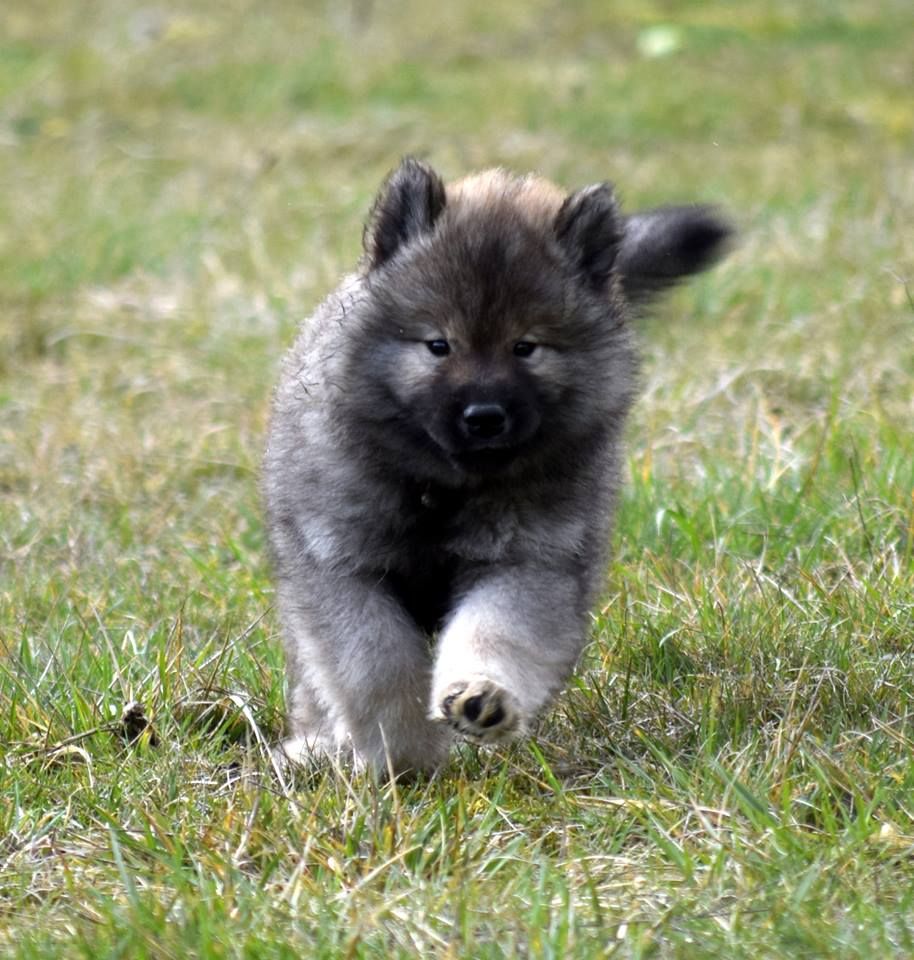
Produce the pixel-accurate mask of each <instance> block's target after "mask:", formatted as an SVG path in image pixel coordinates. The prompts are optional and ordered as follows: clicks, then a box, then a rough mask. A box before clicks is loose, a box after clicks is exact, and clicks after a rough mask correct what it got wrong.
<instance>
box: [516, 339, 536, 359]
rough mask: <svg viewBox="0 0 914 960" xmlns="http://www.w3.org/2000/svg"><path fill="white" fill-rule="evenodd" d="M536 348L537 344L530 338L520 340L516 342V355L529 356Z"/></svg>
mask: <svg viewBox="0 0 914 960" xmlns="http://www.w3.org/2000/svg"><path fill="white" fill-rule="evenodd" d="M535 349H536V344H535V343H531V342H530V341H529V340H519V341H518V342H517V343H515V344H514V356H515V357H529V356H530V355H531V354H532V353H533V351H534V350H535Z"/></svg>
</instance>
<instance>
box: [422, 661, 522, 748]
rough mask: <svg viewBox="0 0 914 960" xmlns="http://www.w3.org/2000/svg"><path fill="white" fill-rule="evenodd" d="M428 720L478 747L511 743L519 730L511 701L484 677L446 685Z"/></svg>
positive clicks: (518, 723)
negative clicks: (438, 721)
mask: <svg viewBox="0 0 914 960" xmlns="http://www.w3.org/2000/svg"><path fill="white" fill-rule="evenodd" d="M431 716H432V719H433V720H440V721H444V722H445V723H449V724H450V725H451V726H452V727H453V728H454V729H455V730H456V731H457V732H458V733H460V734H462V735H463V736H465V737H469V738H471V739H472V740H476V741H478V742H480V743H498V742H499V741H502V740H510V739H511V738H512V737H514V736H516V735H517V734H518V733H519V732H520V730H521V727H522V723H521V713H520V708H519V707H518V705H517V703H516V701H515V700H514V697H512V696H511V694H510V693H508V692H507V691H506V690H504V689H503V688H502V687H500V686H499V685H498V684H497V683H495V682H493V681H492V680H488V679H486V678H485V677H476V678H474V679H472V680H459V681H457V682H455V683H451V684H449V685H448V686H447V687H445V689H444V691H443V692H442V693H440V694H439V695H438V696H437V697H436V698H435V703H434V704H433V705H432V712H431Z"/></svg>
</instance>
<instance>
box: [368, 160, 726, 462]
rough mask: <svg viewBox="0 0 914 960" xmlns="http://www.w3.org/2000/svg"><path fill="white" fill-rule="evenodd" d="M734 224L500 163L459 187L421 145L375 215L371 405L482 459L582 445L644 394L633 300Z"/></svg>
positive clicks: (713, 247) (428, 442) (443, 447)
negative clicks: (567, 185) (647, 209)
mask: <svg viewBox="0 0 914 960" xmlns="http://www.w3.org/2000/svg"><path fill="white" fill-rule="evenodd" d="M728 233H729V230H728V228H727V227H726V224H724V223H723V222H722V221H721V220H720V219H719V218H717V217H716V216H715V215H714V214H713V212H712V211H709V210H707V209H706V208H673V209H671V210H667V211H654V212H653V213H649V214H643V215H640V217H633V218H625V217H623V216H622V215H621V214H620V212H619V210H618V208H617V204H616V201H615V198H614V196H613V191H612V188H611V187H610V186H609V185H608V184H596V185H594V186H590V187H586V188H584V189H582V190H579V191H577V192H574V193H572V194H570V195H568V196H566V195H564V194H563V193H562V192H561V191H560V190H559V189H558V188H557V187H555V186H553V185H552V184H550V183H548V182H546V181H544V180H540V179H537V178H533V177H524V178H518V177H512V176H510V175H508V174H506V173H503V172H502V171H497V170H496V171H488V172H486V173H483V174H479V175H477V176H474V177H470V178H468V179H466V180H463V181H459V182H458V183H456V184H454V185H452V186H449V187H447V188H446V187H445V186H444V184H443V183H442V181H441V180H440V178H439V177H438V176H437V174H435V172H434V171H433V170H431V169H430V168H429V167H427V166H425V165H424V164H421V163H419V162H417V161H415V160H412V159H407V160H405V161H404V162H403V163H402V164H401V166H400V167H399V168H398V169H397V170H396V171H395V172H394V173H393V174H392V175H391V177H390V178H389V179H388V181H387V183H386V184H385V185H384V187H383V188H382V190H381V193H380V194H379V196H378V199H377V201H376V202H375V206H374V208H373V210H372V214H371V216H370V218H369V221H368V224H367V226H366V229H365V258H364V263H363V270H364V285H365V290H366V294H367V295H366V299H365V301H364V303H363V308H362V314H361V316H362V317H363V318H364V326H363V327H362V333H363V336H364V343H362V344H361V346H358V347H357V348H356V349H355V352H354V354H353V364H354V366H353V367H352V373H353V374H354V378H353V382H354V383H357V384H358V385H359V386H358V389H359V390H360V391H361V392H362V395H361V396H360V398H359V403H360V405H361V407H362V410H363V413H364V415H365V416H366V417H367V419H368V420H369V421H370V422H371V423H372V424H374V425H375V427H376V428H378V429H380V430H382V431H384V432H385V433H386V435H387V436H389V437H391V438H393V437H396V438H397V439H396V442H395V444H394V446H395V447H396V448H398V449H400V450H402V451H403V452H404V453H406V452H410V453H411V454H412V455H415V454H416V453H419V454H421V455H423V456H426V457H430V458H432V459H435V458H437V459H439V460H440V459H443V460H446V461H448V462H449V463H450V464H451V465H452V466H454V467H457V468H458V469H460V470H462V471H466V472H468V473H487V472H492V471H497V470H501V469H505V468H506V467H507V466H509V465H512V464H515V465H517V464H523V463H525V462H529V460H530V458H531V457H536V458H537V459H538V462H540V463H541V462H542V459H543V457H544V456H548V453H549V450H550V449H552V450H553V451H557V450H559V449H570V448H572V447H573V445H574V443H576V442H578V441H580V440H582V439H583V438H585V437H586V436H587V435H589V434H592V433H593V432H594V431H599V430H603V429H606V428H607V427H608V425H609V424H610V423H611V422H613V421H620V420H621V417H622V415H623V414H624V413H625V411H626V410H627V408H628V405H629V403H630V401H631V395H632V392H633V386H634V375H635V357H634V353H633V350H632V347H631V344H630V339H629V335H628V330H627V326H626V323H625V317H626V304H627V302H628V301H634V302H641V301H644V300H646V299H648V298H649V296H650V295H651V294H652V293H653V292H655V291H656V290H659V289H661V288H662V287H664V286H666V285H669V284H670V283H672V282H675V280H676V279H678V278H679V277H681V276H684V275H686V274H688V273H691V272H696V271H697V270H700V269H703V268H704V267H705V266H707V265H708V264H709V263H710V262H712V261H713V259H715V257H716V255H717V254H718V253H719V251H720V249H721V247H722V245H723V243H724V241H725V240H726V237H727V235H728Z"/></svg>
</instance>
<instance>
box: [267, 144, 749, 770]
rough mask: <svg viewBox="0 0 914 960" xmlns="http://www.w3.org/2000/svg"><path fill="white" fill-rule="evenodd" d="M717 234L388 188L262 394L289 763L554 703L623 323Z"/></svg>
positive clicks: (416, 170)
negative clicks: (269, 393) (360, 253)
mask: <svg viewBox="0 0 914 960" xmlns="http://www.w3.org/2000/svg"><path fill="white" fill-rule="evenodd" d="M729 235H730V229H729V227H728V225H727V223H726V222H725V221H724V220H723V219H722V218H721V217H720V216H719V215H718V214H717V213H716V212H715V211H714V210H712V209H709V208H707V207H697V206H690V207H669V208H664V209H659V210H654V211H649V212H646V213H637V214H635V215H633V216H627V217H626V216H623V215H622V214H621V213H620V211H619V209H618V206H617V203H616V200H615V199H614V196H613V192H612V188H611V187H610V186H609V185H608V184H605V183H601V184H596V185H594V186H590V187H585V188H584V189H582V190H578V191H577V192H574V193H571V194H568V195H566V194H565V193H564V192H563V191H561V190H560V189H559V188H557V187H555V186H554V185H552V184H551V183H549V182H547V181H545V180H542V179H539V178H536V177H515V176H512V175H509V174H507V173H505V172H504V171H501V170H492V171H487V172H485V173H481V174H477V175H475V176H471V177H468V178H466V179H464V180H461V181H458V182H457V183H454V184H449V185H447V186H445V184H444V183H443V182H442V181H441V179H440V178H439V177H438V175H437V174H436V173H435V172H434V171H433V170H432V169H430V168H429V167H428V166H426V165H424V164H422V163H420V162H418V161H416V160H413V159H406V160H404V161H403V163H402V164H401V165H400V167H399V168H398V169H397V170H396V171H395V172H394V173H393V174H392V175H391V176H390V178H389V179H388V180H387V182H386V183H385V185H384V186H383V188H382V189H381V192H380V194H379V196H378V198H377V200H376V202H375V205H374V208H373V210H372V212H371V215H370V217H369V220H368V223H367V225H366V227H365V235H364V247H365V255H364V258H363V260H362V262H361V264H360V268H359V270H358V271H357V272H356V273H355V274H353V275H351V276H349V277H347V278H346V279H345V280H344V281H343V282H342V284H341V286H340V287H339V288H338V289H337V290H336V291H335V292H334V293H333V294H331V295H330V296H329V297H328V299H327V300H325V301H324V303H323V304H322V305H321V306H320V307H319V308H318V310H317V312H316V313H315V314H314V316H313V317H311V319H310V320H309V321H308V322H307V323H306V324H305V325H304V327H303V329H302V331H301V334H300V336H299V338H298V340H297V342H296V343H295V345H294V346H293V348H292V350H291V351H290V353H289V355H288V356H287V358H286V360H285V363H284V365H283V368H282V375H281V379H280V383H279V386H278V388H277V391H276V395H275V400H274V407H273V415H272V421H271V426H270V433H269V441H268V447H267V453H266V459H265V464H264V490H265V497H266V504H267V512H268V523H269V535H270V541H271V545H272V550H273V555H274V563H275V569H276V575H277V581H278V582H277V591H278V600H279V609H280V614H281V618H282V623H283V628H284V632H285V642H286V658H287V669H288V685H289V699H290V703H289V727H290V729H289V734H290V735H289V738H288V739H287V740H286V741H285V743H284V748H285V752H286V754H287V755H288V756H290V757H292V758H295V759H300V758H303V757H305V756H307V755H309V754H311V753H313V752H314V751H319V752H323V751H330V752H336V751H339V750H341V749H344V750H346V751H351V752H352V754H354V757H355V759H356V761H357V762H360V763H363V764H366V765H368V766H369V767H371V768H374V769H375V770H377V771H379V772H382V773H383V772H385V771H390V772H393V773H394V774H399V773H403V772H407V771H419V770H430V769H433V768H435V767H436V766H438V765H439V764H441V763H442V761H443V760H444V759H445V758H446V756H447V752H448V747H449V744H450V743H451V740H452V737H453V736H454V733H455V732H456V733H458V734H461V735H463V736H465V737H469V738H472V739H474V740H476V741H478V742H481V743H485V744H491V743H496V742H500V741H504V740H506V739H509V738H511V737H514V736H517V735H519V734H522V733H523V732H524V730H525V729H526V728H527V726H528V725H529V723H530V721H531V719H532V718H533V717H534V716H535V715H536V714H537V713H538V712H539V711H541V710H542V709H543V708H544V707H545V706H546V705H547V704H549V702H550V701H551V700H552V698H553V697H554V696H555V695H556V694H557V693H558V691H559V690H560V688H561V687H562V685H563V683H564V681H565V680H566V679H567V677H568V675H569V673H570V672H571V670H572V669H573V667H574V664H575V661H576V660H577V658H578V655H579V654H580V652H581V649H582V647H583V646H584V643H585V641H586V638H587V634H588V611H589V609H590V606H591V604H592V603H593V601H594V599H595V594H596V592H597V590H598V588H599V585H600V580H601V575H602V574H603V571H604V566H605V563H606V559H607V546H608V542H609V537H610V529H611V522H612V515H613V507H614V501H615V499H616V493H617V490H618V488H619V482H620V481H619V475H620V456H621V453H620V443H621V439H622V430H623V424H624V421H625V416H626V414H627V412H628V410H629V407H630V405H631V403H632V399H633V396H634V393H635V388H636V381H637V367H638V364H637V357H636V353H635V349H634V347H633V343H632V337H631V333H630V329H629V319H630V315H631V314H632V312H633V310H636V309H638V308H639V307H640V306H641V305H643V304H645V303H646V302H648V301H649V300H650V299H651V298H652V297H653V296H654V295H655V294H656V293H658V292H660V291H662V290H663V289H665V288H666V287H669V286H671V285H672V284H674V283H675V282H676V281H677V280H679V279H680V278H682V277H684V276H686V275H688V274H692V273H696V272H698V271H700V270H703V269H705V268H706V267H708V266H709V265H710V264H711V263H713V262H714V261H715V260H716V259H717V258H718V257H719V256H720V255H721V254H722V253H723V252H724V250H725V249H726V246H727V240H728V237H729Z"/></svg>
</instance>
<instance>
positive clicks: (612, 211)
mask: <svg viewBox="0 0 914 960" xmlns="http://www.w3.org/2000/svg"><path fill="white" fill-rule="evenodd" d="M555 235H556V237H557V239H558V241H559V244H560V245H561V246H562V247H563V248H564V250H565V252H566V254H567V255H568V257H569V258H570V259H571V262H572V263H573V264H574V266H575V267H576V268H577V269H578V270H579V271H580V273H581V274H582V276H583V277H584V278H585V279H586V280H587V282H588V283H590V284H591V285H592V286H593V287H594V288H595V289H597V290H602V289H603V288H604V287H605V286H606V283H607V281H608V280H609V275H610V273H611V272H612V268H613V264H614V263H615V260H616V254H617V253H618V251H619V241H620V240H621V239H622V229H621V222H620V217H619V209H618V205H617V204H616V198H615V196H614V195H613V189H612V186H611V185H610V184H608V183H595V184H593V185H592V186H590V187H584V188H583V189H582V190H577V191H576V192H575V193H572V194H571V195H570V196H568V197H567V198H566V199H565V202H564V203H563V204H562V206H561V207H560V209H559V212H558V214H556V218H555Z"/></svg>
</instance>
